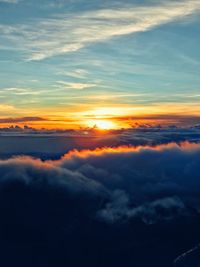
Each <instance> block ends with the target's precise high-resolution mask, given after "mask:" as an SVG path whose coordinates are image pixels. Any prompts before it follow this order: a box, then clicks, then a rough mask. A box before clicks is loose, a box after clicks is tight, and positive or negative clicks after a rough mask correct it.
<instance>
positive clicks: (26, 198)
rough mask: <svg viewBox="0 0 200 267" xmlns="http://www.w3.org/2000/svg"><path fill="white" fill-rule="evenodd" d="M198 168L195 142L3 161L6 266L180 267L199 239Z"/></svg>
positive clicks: (0, 240) (0, 227) (1, 240)
mask: <svg viewBox="0 0 200 267" xmlns="http://www.w3.org/2000/svg"><path fill="white" fill-rule="evenodd" d="M199 166H200V145H199V144H191V143H183V144H182V145H177V144H174V143H172V144H168V145H160V146H155V147H148V146H146V147H145V146H141V147H137V148H134V147H118V148H102V149H96V150H93V151H92V150H84V151H80V152H79V151H72V152H70V153H68V154H66V155H65V156H64V157H62V158H61V159H60V160H56V161H52V160H49V161H42V160H40V159H34V158H30V157H17V158H11V159H8V160H1V161H0V215H1V220H0V253H1V257H0V264H1V266H30V267H31V266H41V267H46V266H48V267H49V266H50V267H51V266H89V267H90V266H106V267H107V266H125V267H126V266H127V267H128V266H137V267H146V266H153V267H160V266H163V267H170V266H173V262H174V263H176V261H174V260H175V259H176V258H177V257H178V256H179V255H181V254H182V253H184V252H185V251H188V250H189V249H190V248H192V247H194V246H195V245H196V244H198V242H199V241H200V230H199V223H200V214H199V213H200V198H199V194H200V175H199ZM184 266H185V265H184ZM197 266H198V265H197ZM188 267H191V266H188ZM192 267H196V266H192Z"/></svg>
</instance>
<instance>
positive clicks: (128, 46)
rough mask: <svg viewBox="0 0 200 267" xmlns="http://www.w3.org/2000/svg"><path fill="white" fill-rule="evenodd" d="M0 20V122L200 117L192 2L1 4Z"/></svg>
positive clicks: (196, 7)
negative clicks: (172, 116)
mask: <svg viewBox="0 0 200 267" xmlns="http://www.w3.org/2000/svg"><path fill="white" fill-rule="evenodd" d="M0 13H1V17H0V117H1V118H3V119H5V118H9V117H19V118H20V117H26V116H29V117H30V116H33V117H36V116H37V117H38V116H41V117H43V118H45V120H46V125H47V127H48V126H50V125H52V121H54V122H53V125H55V124H56V125H58V126H62V125H65V126H66V127H67V125H68V124H70V125H71V124H77V123H78V124H81V123H83V124H84V123H85V124H90V123H93V122H95V120H96V119H105V118H106V119H108V118H110V117H114V116H116V117H119V116H124V117H128V116H136V117H137V116H140V115H142V116H144V115H147V116H149V115H151V114H158V116H159V115H160V114H166V113H167V114H180V116H184V115H194V116H198V115H199V114H200V113H199V112H200V108H199V104H200V90H199V84H200V75H199V73H200V60H199V59H200V51H199V43H200V34H199V29H200V17H199V13H200V2H199V0H187V1H169V0H168V1H165V0H163V1H150V0H149V1H95V0H94V1H91V0H87V1H82V0H71V1H70V0H69V1H67V0H60V1H59V0H57V1H55V0H50V1H49V0H48V1H45V0H43V1H32V0H19V1H17V0H0ZM101 116H102V118H101ZM88 117H90V118H91V117H92V121H91V122H90V123H89V121H88V119H87V118H88ZM57 122H59V123H57ZM32 123H33V122H32ZM42 123H43V124H44V121H43V122H42ZM35 124H36V122H35ZM38 125H40V124H38Z"/></svg>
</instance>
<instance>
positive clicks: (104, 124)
mask: <svg viewBox="0 0 200 267" xmlns="http://www.w3.org/2000/svg"><path fill="white" fill-rule="evenodd" d="M87 124H88V126H89V127H96V128H97V129H100V130H109V129H115V128H117V125H116V124H115V123H114V122H113V121H111V120H92V121H89V122H88V123H87Z"/></svg>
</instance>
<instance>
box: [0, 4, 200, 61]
mask: <svg viewBox="0 0 200 267" xmlns="http://www.w3.org/2000/svg"><path fill="white" fill-rule="evenodd" d="M199 11H200V2H199V1H198V0H190V1H174V2H165V3H164V4H162V5H157V6H146V7H145V6H143V7H141V6H129V7H126V8H124V7H123V8H121V9H120V8H118V9H103V10H96V11H89V12H84V13H79V14H77V13H76V14H69V13H67V14H65V15H62V16H57V17H53V18H49V19H46V20H42V21H30V22H29V23H28V24H26V25H18V26H10V25H1V26H0V33H1V39H4V41H5V40H6V41H7V42H9V44H10V46H11V47H14V44H15V47H16V46H17V48H18V49H21V50H22V51H24V52H25V54H26V56H27V58H28V60H43V59H45V58H48V57H52V56H55V55H60V54H64V53H69V52H74V51H77V50H79V49H81V48H83V47H85V46H87V45H90V44H93V43H97V42H102V41H103V42H104V41H107V40H109V39H111V38H114V37H120V36H123V35H129V34H134V33H138V32H144V31H148V30H151V29H153V28H155V27H158V26H161V25H164V24H167V23H171V22H175V21H177V20H179V19H182V18H184V17H186V16H188V15H192V14H195V13H196V12H199Z"/></svg>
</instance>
